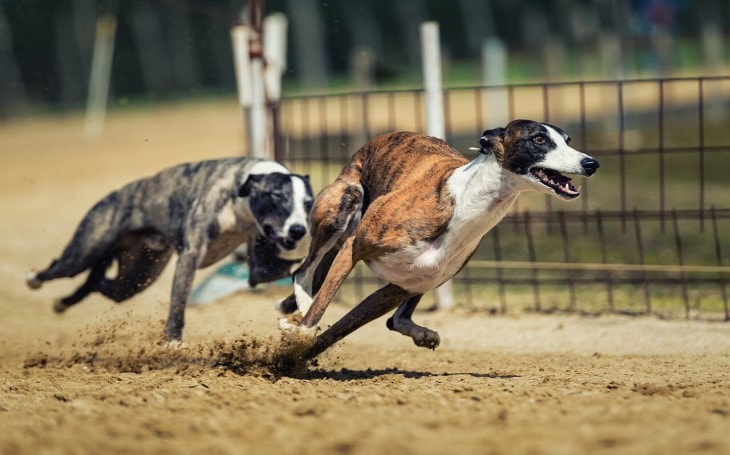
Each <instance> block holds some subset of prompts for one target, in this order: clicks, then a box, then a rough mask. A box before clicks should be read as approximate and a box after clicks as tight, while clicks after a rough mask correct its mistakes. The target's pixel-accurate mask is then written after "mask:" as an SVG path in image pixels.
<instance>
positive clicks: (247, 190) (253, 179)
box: [238, 174, 264, 197]
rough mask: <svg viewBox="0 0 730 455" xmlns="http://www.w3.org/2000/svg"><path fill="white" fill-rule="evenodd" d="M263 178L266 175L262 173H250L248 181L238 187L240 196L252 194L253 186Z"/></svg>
mask: <svg viewBox="0 0 730 455" xmlns="http://www.w3.org/2000/svg"><path fill="white" fill-rule="evenodd" d="M263 178H264V176H263V175H262V174H249V176H248V178H247V179H246V181H245V182H243V185H241V186H240V187H239V188H238V195H239V196H240V197H248V196H249V195H250V194H251V187H252V186H253V185H254V184H256V183H258V182H260V181H261V180H263Z"/></svg>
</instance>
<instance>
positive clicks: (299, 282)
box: [280, 120, 599, 356]
mask: <svg viewBox="0 0 730 455" xmlns="http://www.w3.org/2000/svg"><path fill="white" fill-rule="evenodd" d="M569 143H570V138H569V137H568V135H567V134H566V133H565V132H564V131H563V130H561V129H560V128H557V127H555V126H553V125H549V124H541V123H538V122H534V121H530V120H515V121H512V122H510V123H509V124H508V125H507V126H506V127H504V128H496V129H492V130H487V131H485V132H484V133H483V134H482V137H481V138H480V140H479V145H480V147H479V148H478V149H477V150H478V151H479V152H480V153H479V154H478V156H477V157H476V158H475V159H473V160H471V161H469V160H467V159H466V158H464V157H463V156H462V155H461V154H459V153H458V152H457V151H455V150H454V149H452V148H451V147H449V146H448V145H447V144H446V143H444V142H443V141H441V140H439V139H435V138H432V137H428V136H424V135H421V134H417V133H407V132H399V133H389V134H385V135H382V136H379V137H377V138H375V139H373V140H372V141H370V142H369V143H368V144H365V145H364V146H363V147H362V148H361V149H360V150H358V151H357V152H356V153H355V154H354V155H353V157H352V159H351V161H350V163H348V164H347V165H346V166H345V167H344V168H343V170H342V172H341V173H340V175H339V176H338V177H337V179H336V180H335V181H334V182H333V183H332V184H331V185H329V186H328V187H327V188H325V189H324V190H323V191H322V192H321V193H320V194H319V195H318V196H317V198H316V200H315V203H314V208H313V210H312V215H311V217H310V220H311V229H312V245H311V248H310V252H309V255H308V256H307V259H306V260H305V261H304V263H303V264H302V266H301V267H300V268H299V270H297V272H296V273H295V276H294V278H295V284H294V293H293V294H292V295H291V296H289V297H288V298H287V299H285V300H284V301H283V302H282V303H281V304H280V307H281V308H282V309H283V310H288V311H292V310H295V309H297V308H298V310H299V311H300V312H301V313H302V314H303V315H304V316H303V318H302V320H301V322H299V324H298V325H296V326H295V325H293V324H291V323H290V322H288V321H287V320H283V321H282V324H281V325H282V328H283V329H285V330H294V331H296V332H299V333H301V334H305V335H307V336H314V335H315V333H316V329H317V324H318V322H319V321H320V319H321V317H322V315H323V313H324V311H325V310H326V308H327V306H328V305H329V303H330V302H331V301H332V298H333V297H334V295H335V293H336V292H337V290H338V289H339V287H340V286H341V284H342V283H343V282H344V280H345V278H346V277H347V275H348V274H349V273H350V271H351V270H352V269H353V267H354V266H355V264H356V263H357V262H359V261H364V262H365V263H366V264H367V266H368V267H369V268H370V270H372V271H373V272H374V273H375V274H376V275H377V276H378V277H379V278H380V279H382V280H383V281H385V282H386V283H388V284H387V285H386V286H385V287H383V288H381V289H379V290H378V291H376V292H375V293H373V294H371V295H370V296H368V297H367V298H366V299H365V300H363V301H362V302H361V303H360V304H359V305H357V306H356V307H355V308H354V309H353V310H351V311H350V312H349V313H348V314H347V315H345V316H344V317H343V318H342V319H340V320H339V321H337V322H336V323H335V324H334V325H332V326H331V327H330V328H329V329H327V330H326V331H324V332H323V333H322V334H321V335H319V336H318V337H317V338H316V339H315V343H314V346H313V347H312V349H311V350H310V352H309V355H310V356H315V355H317V354H319V353H320V352H322V351H324V350H325V349H327V348H328V347H329V346H331V345H332V344H334V343H335V342H337V341H338V340H340V339H342V338H343V337H345V336H347V335H348V334H349V333H351V332H352V331H354V330H356V329H357V328H358V327H360V326H362V325H363V324H366V323H367V322H369V321H371V320H373V319H375V318H377V317H379V316H382V315H384V314H386V313H387V312H389V311H390V310H392V309H393V308H396V307H398V309H397V310H396V312H395V314H394V315H393V316H392V317H391V318H390V319H389V320H388V324H387V325H388V328H390V329H391V330H395V331H398V332H400V333H402V334H404V335H407V336H409V337H411V338H412V339H413V341H414V342H415V343H416V344H417V345H418V346H423V347H428V348H435V347H437V346H438V345H439V343H440V337H439V335H438V333H436V332H435V331H433V330H430V329H428V328H425V327H421V326H419V325H417V324H416V323H414V322H413V321H412V319H411V316H412V314H413V311H414V310H415V308H416V305H418V302H419V301H420V299H421V296H422V295H423V294H424V293H425V292H427V291H429V290H432V289H434V288H436V287H438V286H440V285H441V284H443V283H445V282H446V281H448V280H449V279H451V278H452V277H453V276H454V275H456V274H457V273H458V272H459V271H460V270H461V269H462V268H463V267H464V266H465V265H466V264H467V263H468V262H469V259H470V258H471V256H472V255H473V254H474V252H475V251H476V249H477V247H478V246H479V243H480V242H481V239H482V237H483V236H484V235H485V234H486V233H487V232H489V230H491V229H492V228H493V227H494V226H495V225H496V224H497V223H498V222H499V221H500V220H501V219H502V218H503V217H504V216H505V215H506V214H507V212H508V211H509V209H510V208H511V207H512V205H513V204H514V202H515V201H516V200H517V198H518V197H519V195H520V194H521V193H523V192H526V191H536V192H540V193H547V194H552V195H554V196H557V197H559V198H561V199H565V200H570V199H574V198H576V197H578V196H579V194H580V193H579V189H577V188H575V187H574V186H573V184H572V182H571V179H570V178H569V177H566V176H565V175H563V173H567V174H578V175H584V176H590V175H593V174H594V173H595V172H596V170H597V169H598V166H599V164H598V161H597V160H595V159H593V158H592V157H590V156H588V155H586V154H584V153H581V152H579V151H577V150H575V149H574V148H572V147H571V146H570V145H569Z"/></svg>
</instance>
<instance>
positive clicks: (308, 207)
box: [304, 201, 312, 212]
mask: <svg viewBox="0 0 730 455" xmlns="http://www.w3.org/2000/svg"><path fill="white" fill-rule="evenodd" d="M304 210H306V211H307V212H311V211H312V201H305V202H304Z"/></svg>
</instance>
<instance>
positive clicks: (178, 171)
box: [27, 157, 313, 341]
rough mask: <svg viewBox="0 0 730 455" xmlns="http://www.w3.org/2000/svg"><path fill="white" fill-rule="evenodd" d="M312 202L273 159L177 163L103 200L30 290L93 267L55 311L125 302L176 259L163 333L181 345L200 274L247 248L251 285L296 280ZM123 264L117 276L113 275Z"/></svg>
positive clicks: (305, 182) (303, 183)
mask: <svg viewBox="0 0 730 455" xmlns="http://www.w3.org/2000/svg"><path fill="white" fill-rule="evenodd" d="M312 200H313V196H312V189H311V187H310V185H309V179H308V178H307V177H305V176H301V175H296V174H292V173H290V172H289V170H288V169H287V168H286V167H284V166H283V165H281V164H279V163H276V162H274V161H267V160H258V159H252V158H246V157H240V158H227V159H221V160H211V161H203V162H198V163H187V164H182V165H178V166H174V167H171V168H169V169H166V170H164V171H162V172H160V173H158V174H157V175H155V176H152V177H149V178H144V179H140V180H137V181H134V182H131V183H129V184H127V185H126V186H124V187H123V188H121V189H120V190H118V191H114V192H112V193H111V194H109V195H108V196H106V197H105V198H104V199H102V200H101V201H99V202H98V203H97V204H96V205H95V206H94V207H93V208H92V209H91V210H90V211H89V212H88V213H87V214H86V216H85V217H84V219H83V220H82V221H81V223H80V225H79V227H78V228H77V229H76V232H75V234H74V235H73V238H72V239H71V241H70V243H69V244H68V246H66V249H65V250H64V251H63V254H62V255H61V257H60V258H59V259H57V260H54V261H53V262H52V263H51V265H50V266H49V267H48V268H47V269H45V270H43V271H40V272H38V273H31V274H30V275H29V276H28V279H27V283H28V286H30V287H31V288H32V289H37V288H39V287H40V286H41V285H42V284H43V282H44V281H48V280H53V279H56V278H67V277H73V276H76V275H78V274H79V273H82V272H84V271H86V270H89V274H88V277H87V279H86V281H85V282H84V284H82V285H81V287H79V288H78V289H77V290H76V291H75V292H73V293H72V294H71V295H69V296H67V297H64V298H62V299H60V300H58V301H57V302H56V303H55V304H54V306H53V309H54V310H55V311H56V312H59V313H60V312H63V311H65V310H66V309H67V308H69V307H70V306H72V305H75V304H76V303H78V302H79V301H81V300H82V299H83V298H85V297H86V296H87V295H88V294H89V293H91V292H99V293H101V294H103V295H104V296H106V297H108V298H110V299H112V300H114V301H115V302H122V301H124V300H127V299H129V298H130V297H132V296H134V295H135V294H137V293H139V292H141V291H142V290H144V289H146V288H147V287H148V286H149V285H151V284H152V283H153V282H155V280H157V278H158V277H159V275H160V273H162V270H163V269H164V268H165V265H166V264H167V263H168V261H169V259H170V257H171V256H172V254H173V252H177V254H178V261H177V266H176V268H175V276H174V279H173V285H172V297H171V303H170V315H169V317H168V319H167V326H166V330H165V333H166V336H167V339H168V340H170V341H179V340H180V339H181V338H182V330H183V326H184V311H185V303H186V301H187V299H188V295H189V293H190V288H191V286H192V282H193V277H194V274H195V270H196V269H198V268H202V267H206V266H209V265H211V264H213V263H215V262H217V261H219V260H220V259H222V258H223V257H225V256H227V255H228V254H230V253H231V252H232V251H233V250H234V249H235V248H236V247H238V246H239V245H240V244H241V243H243V242H247V243H248V247H249V264H250V266H251V281H252V282H251V284H253V285H255V284H256V283H258V282H262V281H272V280H275V279H279V278H282V277H284V276H287V275H289V274H290V272H291V270H292V269H293V267H296V266H298V265H299V264H300V263H301V261H302V260H303V259H304V257H305V256H306V252H307V250H308V248H309V243H310V240H311V237H310V235H309V230H308V228H307V216H308V214H309V211H310V210H311V206H312ZM115 261H116V263H117V269H118V273H117V276H116V277H115V278H113V279H112V278H107V277H106V272H107V269H108V268H109V267H110V266H111V265H112V263H114V262H115ZM264 267H265V268H266V270H264Z"/></svg>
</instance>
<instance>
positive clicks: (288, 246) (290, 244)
mask: <svg viewBox="0 0 730 455" xmlns="http://www.w3.org/2000/svg"><path fill="white" fill-rule="evenodd" d="M279 245H281V246H282V248H284V249H285V250H293V249H294V248H296V246H297V242H296V240H292V239H279Z"/></svg>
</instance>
